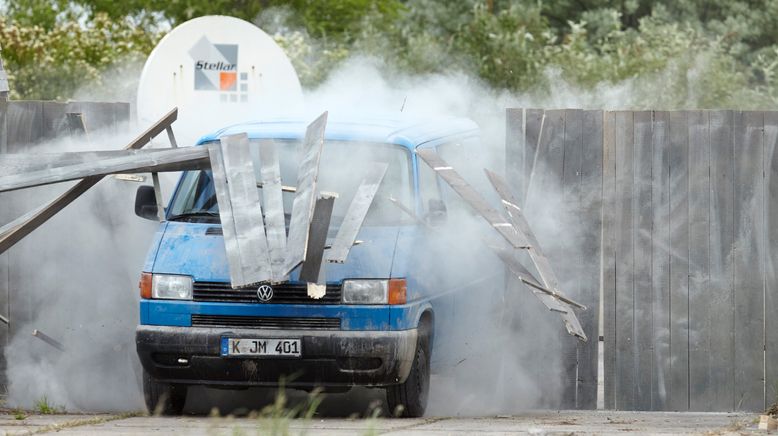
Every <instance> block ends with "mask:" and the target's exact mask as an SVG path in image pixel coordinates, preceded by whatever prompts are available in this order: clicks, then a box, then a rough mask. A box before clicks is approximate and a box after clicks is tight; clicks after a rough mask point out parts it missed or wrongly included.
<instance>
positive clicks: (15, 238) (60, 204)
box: [0, 108, 178, 253]
mask: <svg viewBox="0 0 778 436" xmlns="http://www.w3.org/2000/svg"><path fill="white" fill-rule="evenodd" d="M177 117H178V108H174V109H173V110H171V111H170V112H168V113H167V114H165V115H164V116H163V117H162V118H161V119H160V120H159V121H157V122H156V123H155V124H153V125H152V126H151V127H149V128H148V129H146V130H145V131H144V132H143V133H141V134H140V135H138V137H136V138H135V139H134V140H133V141H132V142H130V143H129V144H128V145H127V146H126V147H125V148H124V149H125V150H137V149H140V148H142V147H143V146H145V145H146V144H148V143H149V141H151V139H152V138H154V137H155V136H156V135H158V134H159V132H161V131H162V130H165V128H166V127H167V126H169V125H170V124H171V123H173V122H174V121H175V120H176V118H177ZM100 180H102V177H87V178H85V179H83V180H81V181H80V182H78V183H76V184H75V185H73V187H71V188H70V189H68V190H67V191H65V192H63V193H62V194H60V195H59V196H58V197H57V198H55V199H54V200H52V201H51V202H49V203H47V204H44V205H42V206H41V207H39V208H38V209H35V210H33V211H30V212H28V213H26V214H24V215H23V216H21V217H19V218H17V219H15V220H13V221H12V222H10V223H8V224H6V225H4V226H3V227H0V253H3V252H4V251H6V250H7V249H8V248H10V247H11V246H13V245H14V244H15V243H17V242H19V241H20V240H21V239H22V238H24V237H25V236H27V235H28V234H30V232H32V231H33V230H35V229H37V228H38V227H39V226H40V225H41V224H43V223H45V222H46V221H47V220H49V219H50V218H51V217H53V216H54V215H56V214H57V212H59V211H61V210H62V209H64V208H65V207H66V206H67V205H68V204H70V203H71V202H73V200H75V199H76V198H78V197H79V196H80V195H81V194H83V193H84V192H86V191H87V190H88V189H89V188H91V187H92V186H94V185H95V184H96V183H97V182H99V181H100Z"/></svg>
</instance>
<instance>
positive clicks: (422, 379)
mask: <svg viewBox="0 0 778 436" xmlns="http://www.w3.org/2000/svg"><path fill="white" fill-rule="evenodd" d="M429 342H430V341H429V338H428V337H427V336H426V335H425V336H423V337H421V338H420V339H419V341H418V343H417V344H416V354H415V355H414V357H413V365H412V366H411V372H410V373H409V374H408V378H407V379H406V380H405V383H400V384H397V385H392V386H389V387H387V388H386V402H387V405H388V406H389V413H390V414H391V415H392V416H396V417H399V418H418V417H421V416H423V415H424V411H425V410H426V408H427V397H428V395H429V388H430V352H429Z"/></svg>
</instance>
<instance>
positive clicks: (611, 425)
mask: <svg viewBox="0 0 778 436" xmlns="http://www.w3.org/2000/svg"><path fill="white" fill-rule="evenodd" d="M757 422H758V416H757V415H755V414H738V413H675V412H612V411H534V412H526V413H521V414H517V415H511V416H494V417H479V418H446V417H429V418H422V419H382V418H374V419H342V418H324V419H321V418H314V419H311V420H303V419H297V420H286V419H283V418H277V419H256V418H250V417H242V418H234V417H226V418H214V417H206V416H184V417H179V418H163V417H150V416H131V415H130V416H128V415H109V414H101V415H24V416H22V415H20V414H15V413H6V414H2V415H0V434H8V435H22V434H49V433H57V434H59V435H103V434H105V435H138V434H149V433H162V434H186V435H222V434H224V435H249V434H251V435H253V434H287V433H288V434H292V435H297V434H306V435H377V434H381V435H424V436H427V435H466V434H479V435H481V434H483V435H498V434H598V435H600V434H625V433H638V434H708V435H724V434H745V433H755V432H756V433H759V430H757Z"/></svg>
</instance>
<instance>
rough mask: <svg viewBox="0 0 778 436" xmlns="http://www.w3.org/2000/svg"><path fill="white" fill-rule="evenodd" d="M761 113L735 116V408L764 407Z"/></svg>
mask: <svg viewBox="0 0 778 436" xmlns="http://www.w3.org/2000/svg"><path fill="white" fill-rule="evenodd" d="M763 128H764V115H763V114H762V113H761V112H737V113H736V114H735V135H734V139H735V197H734V198H735V204H734V211H735V217H734V226H735V251H734V253H733V258H734V271H735V274H734V285H735V286H734V288H735V301H734V303H735V357H736V358H735V360H734V361H735V409H736V410H760V409H763V408H764V406H765V405H764V395H763V389H764V385H763V374H762V368H763V366H762V365H763V354H762V353H763V343H762V338H763V327H764V314H763V310H764V265H763V259H762V257H761V254H762V253H763V252H764V249H763V248H762V244H763V243H764V240H765V239H764V223H763V221H764V209H763V207H764V197H763V196H764V178H763V176H762V168H763V161H764V145H763V135H762V129H763Z"/></svg>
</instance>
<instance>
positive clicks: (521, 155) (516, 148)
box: [505, 109, 527, 205]
mask: <svg viewBox="0 0 778 436" xmlns="http://www.w3.org/2000/svg"><path fill="white" fill-rule="evenodd" d="M526 152H527V147H526V145H525V144H524V110H523V109H507V110H506V111H505V178H506V179H507V180H509V183H510V184H511V187H512V188H513V192H516V193H517V195H518V200H519V204H520V205H523V204H524V192H526V191H525V187H524V162H525V161H524V159H525V155H526Z"/></svg>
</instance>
